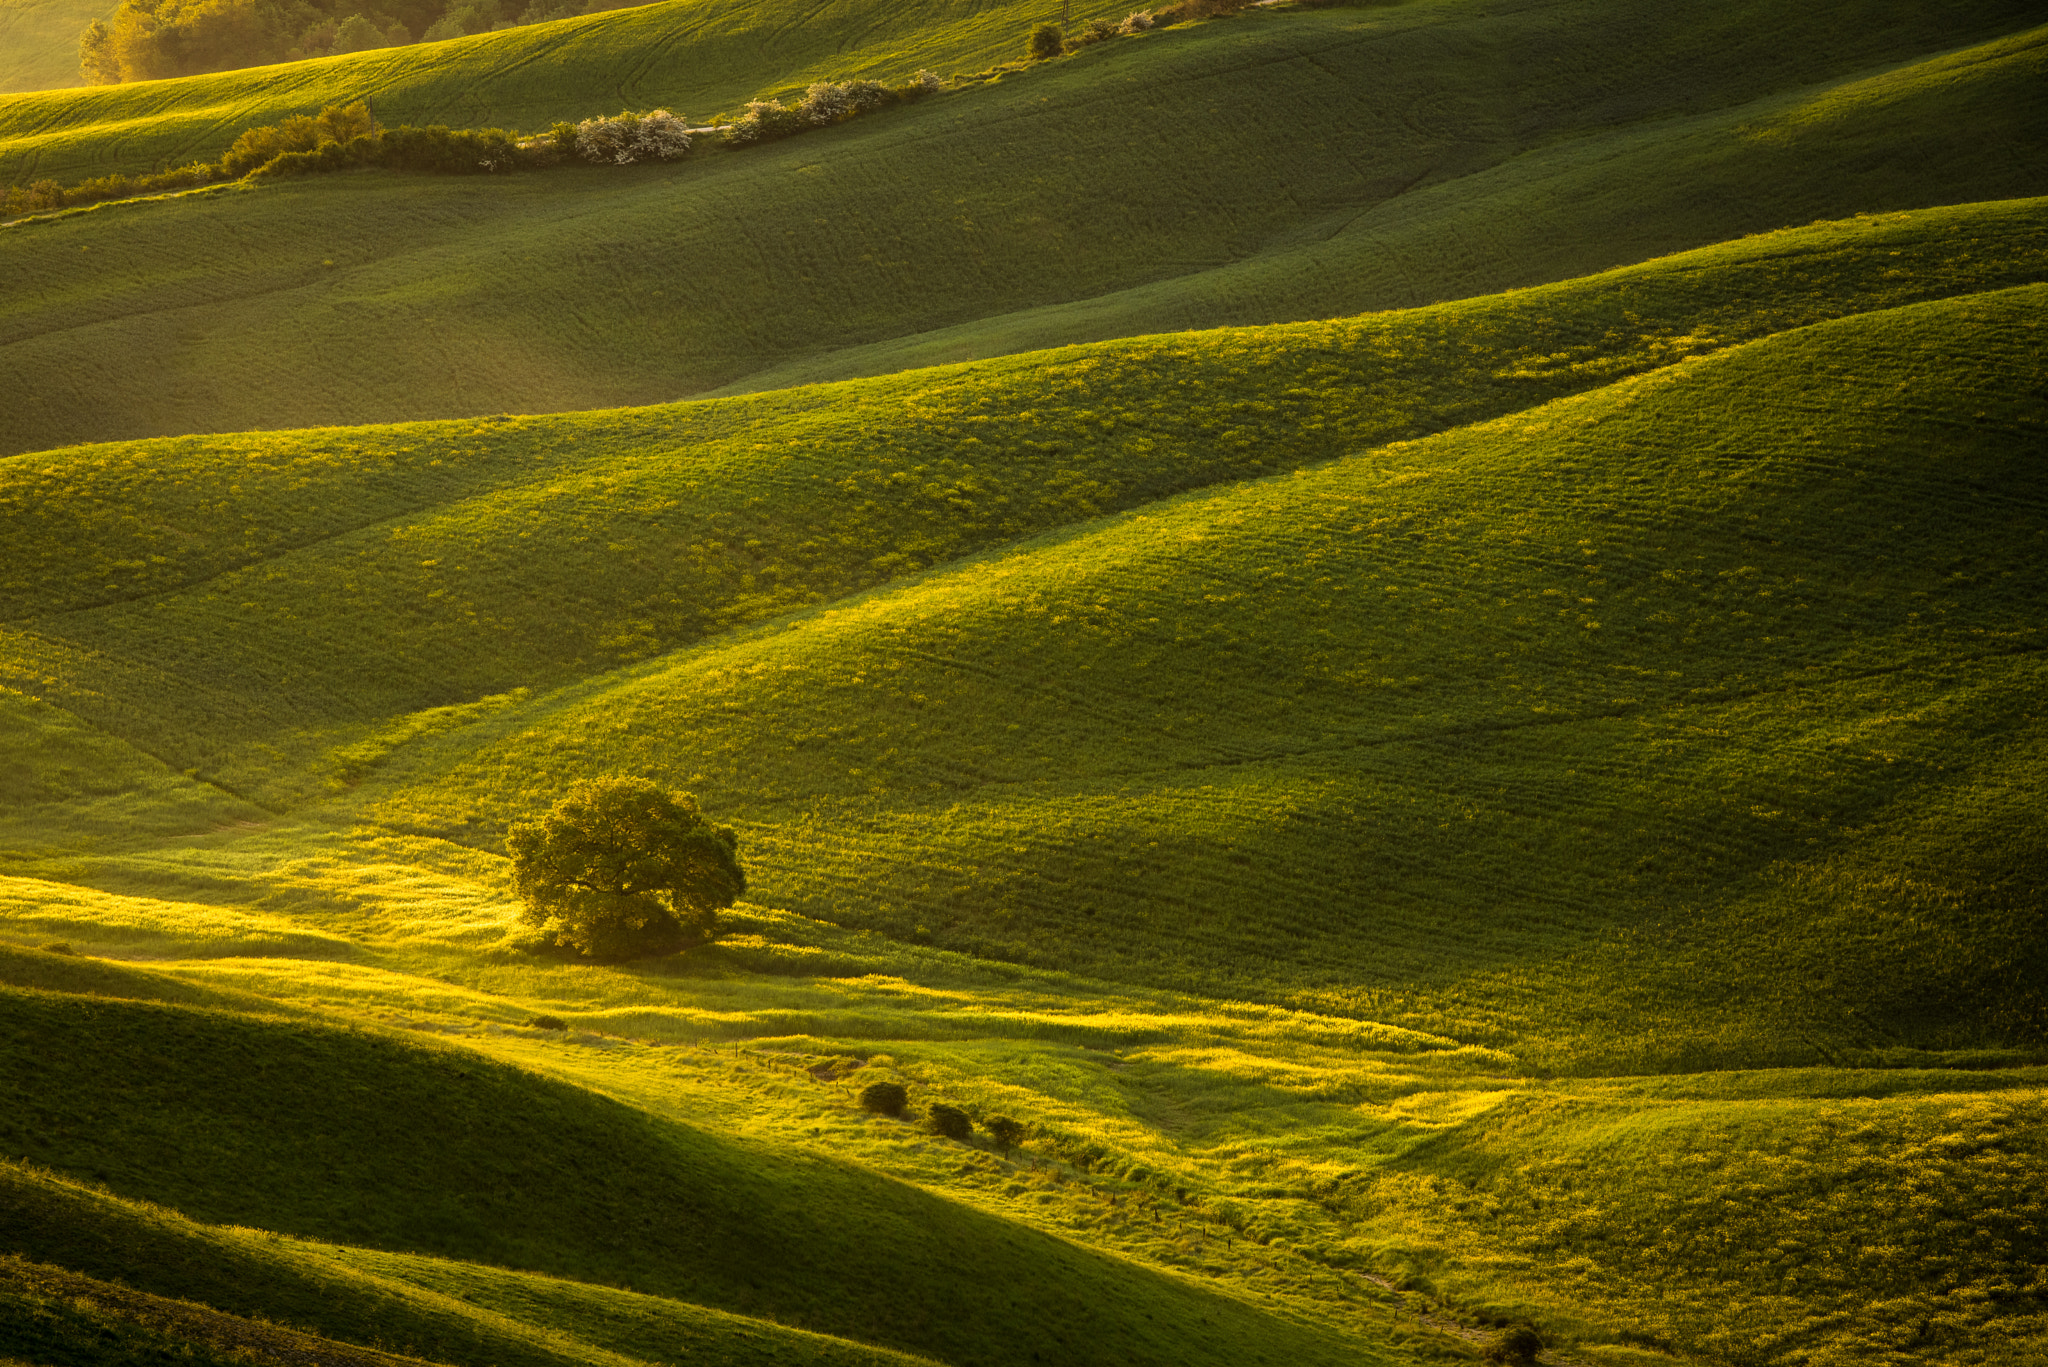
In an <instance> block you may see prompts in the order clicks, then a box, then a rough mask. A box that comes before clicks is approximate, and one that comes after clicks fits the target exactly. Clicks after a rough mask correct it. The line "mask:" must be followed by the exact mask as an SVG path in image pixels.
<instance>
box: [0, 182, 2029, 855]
mask: <svg viewBox="0 0 2048 1367" xmlns="http://www.w3.org/2000/svg"><path fill="white" fill-rule="evenodd" d="M2043 233H2044V227H2043V211H2042V206H2041V204H2040V202H2038V201H2035V202H2028V203H2022V204H2010V205H1984V206H1973V207H1968V208H1963V209H1957V210H1945V211H1937V212H1931V213H1926V214H1920V215H1904V216H1897V217H1894V218H1889V219H1884V220H1859V221H1855V222H1851V223H1844V224H1831V225H1818V226H1815V227H1812V228H1808V229H1802V230H1797V231H1793V232H1788V233H1783V234H1778V235H1774V236H1770V237H1763V238H1758V239H1754V240H1752V241H1747V242H1741V243H1735V244H1730V245H1728V246H1725V247H1721V248H1715V249H1712V250H1709V251H1705V252H1700V253H1695V254H1691V255H1688V256H1682V257H1676V258H1672V259H1670V260H1668V261H1660V262H1656V263H1652V264H1650V265H1647V266H1644V267H1640V268H1635V269H1631V270H1626V271H1620V272H1615V273H1613V274H1610V275H1607V276H1602V277H1597V278H1594V279H1589V280H1585V281H1580V282H1574V283H1570V284H1567V285H1561V286H1556V287H1552V288H1548V289H1543V290H1535V291H1529V292H1526V293H1520V294H1512V295H1507V296H1502V297H1499V298H1492V299H1484V300H1475V301H1471V302H1469V303H1464V304H1456V305H1446V306H1441V307H1438V308H1434V309H1424V310H1417V311H1414V312H1409V313H1396V314H1386V315H1376V316H1369V317H1366V318H1362V319H1356V320H1348V321H1343V322H1338V323H1330V324H1311V325H1297V326H1287V327H1273V328H1264V329H1245V330H1234V331H1220V332H1213V333H1204V334H1200V335H1196V336H1189V337H1161V338H1150V339H1140V340H1136V341H1131V342H1123V343H1111V344H1101V345H1097V346H1092V347H1084V348H1076V349H1073V350H1070V351H1064V352H1058V353H1051V354H1048V355H1044V356H1036V357H1027V358H1020V359H1016V360H1004V361H996V362H989V363H984V364H981V365H976V366H970V367H963V368H957V369H950V370H939V371H933V372H930V373H923V374H910V375H904V376H900V377H895V378H891V379H884V380H874V381H864V382H857V383H852V384H845V385H838V386H832V387H828V388H820V389H815V390H797V391H789V392H786V393H779V394H766V395H760V396H754V397H748V398H743V399H735V400H722V401H717V402H713V403H694V404H684V405H679V406H674V407H670V408H663V409H651V410H644V411H626V412H617V413H601V414H589V415H577V416H573V417H563V418H552V419H541V420H519V421H509V422H502V423H485V424H468V423H464V424H455V425H446V424H437V425H423V426H407V427H394V428H383V429H369V430H358V431H348V432H340V431H314V432H298V433H279V434H245V435H242V436H238V437H234V438H226V439H196V438H195V439H185V440H179V441H168V442H148V443H136V444H129V445H115V446H106V447H95V448H82V449H80V450H76V451H68V452H53V453H48V454H44V455H34V456H23V457H17V458H14V459H13V460H9V461H6V462H4V463H0V481H4V484H0V523H4V536H5V539H6V542H7V544H8V545H9V547H10V559H9V562H8V566H7V572H6V573H5V576H4V578H0V604H4V606H0V619H4V620H5V622H6V626H5V627H4V629H0V670H4V673H0V684H5V685H6V686H8V687H11V688H13V689H16V690H19V691H20V692H21V693H24V694H27V695H32V696H35V697H39V698H41V699H42V700H43V701H42V702H39V703H34V704H31V703H28V702H25V701H24V702H20V703H15V704H9V708H10V710H9V711H8V712H7V713H5V714H4V715H7V716H10V717H11V716H14V715H16V714H17V713H18V714H19V715H20V716H21V718H22V721H21V722H20V723H17V725H19V726H21V727H23V728H28V729H31V730H33V732H34V734H35V735H36V736H37V737H38V740H37V742H36V743H37V744H39V745H43V746H46V747H58V746H61V747H65V748H64V753H65V754H67V755H68V754H71V753H72V752H73V751H76V752H78V753H79V754H84V753H85V752H86V751H88V750H92V751H93V753H94V754H96V755H102V757H101V758H99V759H96V760H95V761H94V763H95V764H101V763H104V764H107V765H111V766H113V767H112V768H110V769H109V770H107V771H106V773H105V774H101V775H99V776H97V777H91V778H87V777H78V778H76V779H74V780H67V781H65V782H59V780H58V777H57V775H58V774H60V773H62V772H65V770H64V768H63V766H61V765H59V764H58V763H57V762H55V761H54V760H53V761H52V762H50V763H48V764H41V763H39V764H38V765H36V766H34V767H33V768H32V769H30V770H27V771H25V772H26V773H33V774H35V775H37V777H34V778H33V779H31V778H28V777H24V778H23V779H22V780H21V781H22V782H23V783H29V784H32V785H41V787H44V788H51V793H50V794H49V795H48V799H49V800H50V801H53V802H54V801H55V800H56V798H57V796H58V794H57V793H56V791H55V790H56V788H65V795H66V796H68V795H69V794H70V792H71V789H72V788H75V789H76V791H77V792H78V793H80V794H84V793H100V794H102V795H101V796H100V797H99V798H98V801H99V802H100V803H102V804H103V805H105V806H106V808H107V810H109V811H110V812H114V813H116V814H118V812H119V811H122V810H128V809H132V808H134V807H135V805H136V804H137V803H138V802H140V801H141V800H142V799H140V798H136V797H132V796H123V794H133V793H135V792H137V791H141V792H143V793H146V794H149V793H156V792H157V791H158V790H159V789H161V790H162V792H163V794H164V796H165V798H166V799H167V800H166V801H165V802H164V803H163V804H160V805H158V806H156V807H155V808H154V809H153V810H154V814H153V815H152V817H151V818H150V819H151V821H152V822H154V823H155V824H154V826H153V829H156V830H171V829H187V830H202V829H206V828H209V827H211V826H216V825H220V824H224V823H225V822H227V821H230V820H238V819H248V816H249V811H248V809H247V808H246V807H239V806H237V805H236V804H235V803H234V802H232V801H231V800H230V799H228V798H227V797H226V795H225V794H224V793H222V792H220V791H219V790H218V789H213V788H205V787H201V786H200V785H199V784H196V783H193V782H192V781H191V779H190V778H188V777H181V776H180V775H179V774H178V773H174V772H172V771H191V772H192V773H193V774H194V775H196V776H197V777H198V778H200V779H203V780H207V781H210V782H212V783H216V784H219V785H223V786H225V788H227V789H228V790H231V791H233V792H236V793H241V794H245V795H248V796H250V797H253V798H255V799H257V800H259V801H262V802H265V803H268V804H269V805H271V806H277V805H280V804H286V803H290V802H292V801H296V800H302V799H303V798H304V797H306V796H310V795H317V794H319V793H322V792H325V791H329V790H333V789H338V788H340V787H343V786H346V785H348V784H352V783H356V782H360V781H362V780H363V779H364V778H365V777H366V776H368V775H370V774H372V773H373V772H375V770H376V769H377V767H378V766H379V765H380V764H382V763H383V762H384V761H385V757H386V756H387V755H389V754H391V753H393V752H396V751H399V750H401V749H403V748H404V747H407V746H410V745H414V744H417V743H419V742H420V741H422V740H424V739H425V738H427V737H430V736H432V735H434V734H437V733H441V732H448V731H460V730H463V729H465V728H469V727H472V726H474V725H476V724H478V723H479V722H481V721H482V720H484V719H485V718H487V717H489V716H491V715H493V714H495V713H498V712H502V711H505V710H506V709H515V710H516V709H517V708H518V707H519V706H520V705H521V702H522V697H523V696H525V695H522V694H521V692H520V690H522V689H523V690H527V694H528V695H530V694H531V693H532V692H533V691H535V690H545V689H548V688H553V687H558V686H561V685H563V684H567V683H570V682H573V681H575V680H577V679H580V678H583V677H585V676H586V675H588V674H590V673H592V672H595V671H599V670H602V669H605V668H608V667H611V666H614V665H617V664H619V663H623V662H626V661H630V660H633V659H638V658H644V657H646V656H649V655H653V654H657V653H659V652H660V651H662V650H665V649H669V648H672V647H674V646H677V645H680V644H683V643H686V642H690V641H693V640H700V639H703V638H705V637H706V636H708V635H711V634H713V633H716V632H718V631H721V630H724V629H727V628H730V627H732V626H736V625H740V624H744V623H746V622H749V621H754V620H758V619H761V618H763V617H767V616H771V615H773V614H775V613H778V612H783V611H786V610H788V609H790V608H794V607H799V606H803V605H806V604H811V603H815V602H819V601H823V600H827V599H831V598H835V597H838V596H840V595H843V594H846V593H849V592H853V591H857V590H859V589H863V588H866V587H869V586H871V585H874V584H877V583H880V582H883V581H884V580H886V579H888V578H889V577H890V576H892V575H896V574H900V573H903V572H905V571H907V570H915V569H919V568H925V567H929V566H932V565H935V564H940V563H943V562H944V561H946V560H948V559H951V558H953V557H955V556H958V555H961V554H964V553H968V552H972V551H976V550H979V549H985V548H988V547H991V546H995V545H1000V544H1003V543H1005V542H1007V541H1011V540H1014V539H1016V538H1018V537H1021V536H1027V535H1031V534H1033V533H1036V532H1040V531H1044V530H1047V529H1049V528H1052V527H1055V526H1058V525H1061V524H1063V523H1067V522H1070V521H1073V520H1075V519H1081V518H1088V517H1094V516H1099V515H1101V514H1103V513H1106V512H1112V511H1116V510H1119V509H1127V508H1132V507H1135V506H1137V505H1139V504H1141V503H1143V502H1145V501H1147V500H1149V499H1153V498H1157V497H1160V496H1161V495H1165V494H1169V493H1173V492H1176V491H1179V490H1184V489H1188V488H1193V487H1201V486H1204V485H1209V484H1213V483H1217V482H1219V481H1227V480H1230V479H1234V478H1242V477H1244V476H1249V475H1259V474H1264V473H1269V472H1272V471H1276V470H1283V469H1288V468H1294V467H1299V466H1301V465H1304V464H1308V463H1310V462H1314V461H1319V460H1327V459H1329V458H1332V457H1336V456H1340V455H1344V454H1346V453H1349V452H1353V451H1356V450H1359V449H1361V448H1362V447H1366V446H1371V445H1375V444H1377V443H1380V442H1385V441H1390V440H1397V439H1402V438H1412V437H1417V436H1421V435H1423V434H1426V433H1429V432H1434V431H1438V430H1440V429H1443V428H1446V427H1451V426H1455V425H1458V424H1460V423H1465V422H1471V421H1475V420H1484V419H1488V418H1492V417H1496V416H1499V415H1501V414H1503V413H1509V412H1514V411H1518V410H1520V409H1523V408H1526V407H1529V406H1531V405H1534V404H1538V403H1541V402H1543V401H1544V400H1546V399H1550V398H1553V397H1557V396H1560V395H1565V394H1571V393H1576V392H1581V391H1584V390H1587V389H1590V388H1594V387H1597V386H1599V385H1601V384H1604V383H1607V382H1610V381H1612V380H1614V379H1617V378H1620V377H1623V376H1626V375H1630V374H1637V373H1641V372H1643V371H1646V370H1649V369H1653V368H1655V367H1659V366H1663V365H1666V364H1669V363H1670V362H1671V361H1673V360H1676V359H1679V358H1682V357H1685V356H1688V355H1695V354H1700V353H1703V352H1707V351H1711V350H1713V349H1714V348H1716V347H1720V346H1724V345H1727V344H1731V343H1735V342H1739V341H1742V340H1744V339H1748V338H1754V337H1758V336H1761V335H1767V334H1769V333H1771V332H1773V331H1776V330H1780V329H1784V328H1790V327H1797V326H1800V325H1803V324H1807V323H1810V322H1815V321H1819V320H1822V319H1827V318H1831V317H1838V316H1840V315H1842V314H1844V313H1853V312H1856V311H1859V310H1865V309H1871V308H1882V307H1885V306H1887V305H1893V304H1898V303H1902V302H1906V301H1911V300H1916V299H1925V298H1929V297H1940V296H1943V295H1948V294H1954V293H1967V292H1971V291H1977V290H1983V289H1988V288H1996V287H1999V286H2005V285H2010V284H2014V283H2018V282H2022V281H2029V280H2038V279H2040V278H2041V277H2042V273H2043V262H2044V251H2048V245H2044V244H2048V239H2044V236H2043ZM145 508H146V509H148V510H149V515H148V516H147V517H144V516H142V515H141V512H140V510H142V509H145ZM230 643H231V644H230ZM0 696H4V695H0ZM59 709H65V710H64V711H60V710H59ZM67 718H68V719H67ZM81 719H82V720H81ZM89 728H98V729H99V730H101V731H104V732H106V733H109V734H110V735H111V736H114V737H119V738H120V743H119V744H118V745H117V744H116V743H115V742H113V741H112V740H108V739H106V738H104V737H92V734H91V731H90V730H89ZM59 737H62V739H61V740H60V739H59ZM130 747H139V751H140V752H146V753H138V750H137V749H133V748H130ZM103 752H104V753H103ZM53 753H54V750H53ZM116 754H118V756H119V759H118V763H117V762H116V759H115V758H108V757H107V756H115V755H116ZM149 757H155V758H149ZM66 763H70V761H67V762H66ZM82 766H83V761H79V762H78V767H79V773H80V774H81V775H83V774H85V773H86V772H87V771H86V770H85V769H84V768H83V767H82ZM123 766H128V767H123ZM94 772H97V771H94ZM67 784H68V785H69V786H67ZM53 785H54V786H53ZM95 785H97V786H95ZM23 795H24V796H25V797H32V796H33V795H32V794H30V793H29V792H28V790H27V789H24V790H23ZM148 800H149V801H150V802H152V803H154V802H155V798H154V797H151V798H149V799H148ZM122 803H127V804H129V806H128V808H123V807H121V806H120V805H119V804H122ZM112 821H113V817H112V816H110V817H108V818H107V819H105V820H99V821H95V820H93V819H91V818H90V816H89V814H88V810H87V809H85V808H82V807H80V806H78V805H77V804H70V805H67V806H65V807H63V808H61V809H60V808H58V807H54V806H53V807H50V808H49V809H48V810H47V811H45V812H44V813H43V814H42V815H41V816H38V817H35V818H34V820H33V821H32V822H31V824H32V825H33V827H34V829H35V830H36V831H37V832H38V833H39V835H38V843H47V842H48V841H50V840H52V839H55V838H58V837H59V835H60V833H61V832H64V831H66V830H67V829H69V828H70V827H71V826H73V825H75V826H76V827H77V829H76V830H75V831H73V832H72V837H73V838H78V839H83V838H88V837H90V838H94V839H106V838H112V835H113V832H114V829H115V828H114V826H113V825H112V824H111V823H112ZM180 823H183V824H182V826H181V825H180ZM24 838H25V837H24Z"/></svg>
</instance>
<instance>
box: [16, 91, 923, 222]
mask: <svg viewBox="0 0 2048 1367" xmlns="http://www.w3.org/2000/svg"><path fill="white" fill-rule="evenodd" d="M944 84H945V83H944V82H943V81H941V80H940V79H939V76H938V73H937V72H933V71H920V72H918V73H917V74H916V75H915V76H913V77H911V78H910V79H909V80H908V81H906V82H904V83H903V84H902V85H899V86H886V85H883V84H882V83H881V82H879V81H844V82H839V83H833V82H829V81H821V82H819V83H817V84H816V85H813V86H812V87H811V88H810V89H809V90H808V91H807V92H805V95H804V98H803V99H802V100H801V101H799V102H798V103H797V104H795V105H793V106H788V107H785V106H783V105H782V104H781V103H779V102H776V101H772V100H771V101H759V100H757V101H755V102H753V103H751V104H749V105H748V106H747V111H746V113H745V114H743V115H741V116H740V118H739V119H737V120H736V121H734V122H733V123H731V124H729V125H726V126H725V127H724V128H723V129H722V130H721V131H722V133H723V139H724V142H725V145H726V146H728V147H734V148H737V147H745V146H748V145H749V144H752V143H757V142H769V141H773V140H774V139H776V138H784V137H788V136H789V135H791V134H793V133H802V132H806V131H808V130H810V129H813V128H822V127H825V126H826V125H828V124H834V123H840V122H843V121H845V120H847V119H851V118H855V117H857V116H859V115H861V114H866V113H870V112H872V111H874V110H877V109H883V108H887V107H888V106H889V105H892V104H902V103H905V102H908V101H910V100H916V99H921V98H923V97H924V96H926V95H929V94H932V93H934V92H936V91H938V90H941V89H943V88H944ZM697 131H700V132H702V131H705V130H701V129H700V130H697ZM690 147H691V129H690V127H689V125H688V121H687V120H685V119H683V118H682V117H681V116H679V115H676V114H672V113H670V112H669V111H668V110H666V109H655V110H650V111H648V112H647V113H644V114H636V113H633V112H632V111H630V110H628V111H625V112H622V113H619V114H614V115H610V116H608V117H600V118H591V119H584V120H583V121H582V122H580V123H566V122H563V123H557V124H555V125H554V127H552V128H551V129H549V130H548V132H546V133H543V134H538V135H532V136H528V135H523V134H520V133H516V132H511V131H508V130H506V129H502V128H448V127H444V126H442V125H439V124H435V125H431V126H429V127H424V128H419V127H414V126H412V125H410V124H403V125H400V126H399V127H396V128H385V129H381V130H380V129H378V128H376V127H375V125H374V123H373V122H372V120H371V117H370V109H369V106H368V105H367V104H365V103H363V102H362V101H360V100H358V101H356V102H355V103H353V104H347V105H329V106H328V107H327V108H325V109H323V110H321V111H320V112H319V113H318V114H314V115H307V114H298V115H294V116H292V117H291V118H288V119H285V120H284V121H283V122H281V123H275V124H265V125H263V126H262V127H259V128H251V129H248V130H246V131H244V132H243V133H242V135H241V136H240V137H238V138H236V139H235V141H234V142H233V144H232V145H230V146H229V148H228V150H227V151H226V152H224V153H222V155H221V159H220V160H219V161H217V162H194V163H192V164H191V165H189V166H184V167H180V168H178V169H177V170H174V171H164V172H159V173H157V174H155V175H148V176H126V175H111V176H99V177H96V178H95V179H92V180H87V181H81V182H80V183H79V184H77V185H70V186H66V185H63V184H61V183H59V182H57V181H55V180H39V181H35V182H33V183H32V184H30V185H27V186H10V187H8V190H7V196H6V202H5V210H6V212H7V213H8V214H10V215H14V214H33V213H46V212H48V211H50V210H53V209H67V208H74V207H77V206H79V205H84V204H97V203H101V202H103V201H106V200H112V199H133V198H135V197H136V196H138V195H153V194H164V193H168V192H171V191H176V190H190V189H195V188H198V187H200V186H205V185H219V184H223V183H226V182H228V181H234V180H265V179H269V178H272V177H276V176H295V175H307V174H310V173H313V172H320V171H342V170H348V169H350V168H352V167H358V166H388V167H392V168H393V169H396V170H401V171H429V172H434V173H436V174H440V175H479V174H495V173H499V172H505V171H518V170H530V169H538V168H540V167H545V166H553V165H557V164H559V163H560V162H562V161H564V160H566V159H567V158H568V157H571V156H575V157H579V158H581V159H583V160H585V161H590V162H596V163H598V164H600V165H615V166H627V165H631V164H633V163H635V162H641V161H673V160H675V159H676V158H678V157H682V156H685V155H687V154H688V152H689V151H690Z"/></svg>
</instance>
